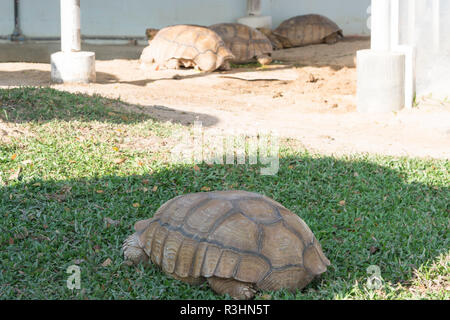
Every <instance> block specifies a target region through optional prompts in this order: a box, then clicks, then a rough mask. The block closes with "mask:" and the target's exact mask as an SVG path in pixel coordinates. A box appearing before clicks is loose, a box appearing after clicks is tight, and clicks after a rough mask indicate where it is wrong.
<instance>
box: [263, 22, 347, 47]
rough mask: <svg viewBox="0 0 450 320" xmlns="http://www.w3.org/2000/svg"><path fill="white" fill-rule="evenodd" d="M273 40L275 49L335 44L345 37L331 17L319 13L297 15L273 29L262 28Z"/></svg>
mask: <svg viewBox="0 0 450 320" xmlns="http://www.w3.org/2000/svg"><path fill="white" fill-rule="evenodd" d="M259 30H260V31H261V32H263V33H264V34H265V35H266V36H267V37H268V38H269V39H270V41H271V42H272V45H273V47H274V49H283V48H285V49H286V48H292V47H300V46H306V45H310V44H319V43H327V44H333V43H336V42H337V41H338V39H339V38H342V37H344V34H343V32H342V29H341V28H339V26H338V25H337V24H336V23H335V22H333V21H332V20H330V19H329V18H327V17H325V16H322V15H319V14H307V15H302V16H296V17H293V18H290V19H288V20H285V21H283V22H282V23H281V24H280V25H279V26H278V28H276V29H275V30H273V31H271V30H270V29H267V28H260V29H259Z"/></svg>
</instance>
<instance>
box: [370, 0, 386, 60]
mask: <svg viewBox="0 0 450 320" xmlns="http://www.w3.org/2000/svg"><path fill="white" fill-rule="evenodd" d="M371 30H372V33H371V49H372V50H375V51H389V50H390V48H391V3H390V0H372V29H371Z"/></svg>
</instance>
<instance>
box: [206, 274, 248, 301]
mask: <svg viewBox="0 0 450 320" xmlns="http://www.w3.org/2000/svg"><path fill="white" fill-rule="evenodd" d="M208 283H209V285H210V287H211V289H213V290H214V291H215V292H217V293H218V294H229V295H230V296H231V297H232V298H233V299H235V300H248V299H252V298H253V297H254V296H255V292H256V291H255V290H254V289H253V285H252V284H251V283H246V282H241V281H238V280H235V279H224V278H218V277H211V278H208Z"/></svg>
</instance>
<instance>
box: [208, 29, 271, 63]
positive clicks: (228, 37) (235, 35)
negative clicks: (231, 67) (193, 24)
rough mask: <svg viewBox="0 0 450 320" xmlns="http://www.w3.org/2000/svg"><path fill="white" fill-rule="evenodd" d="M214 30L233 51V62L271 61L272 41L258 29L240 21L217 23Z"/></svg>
mask: <svg viewBox="0 0 450 320" xmlns="http://www.w3.org/2000/svg"><path fill="white" fill-rule="evenodd" d="M209 28H210V29H211V30H214V31H215V32H216V33H217V34H218V35H219V36H220V37H221V38H222V40H223V41H224V42H225V45H226V46H227V48H228V49H230V51H231V52H232V53H233V55H234V56H235V59H234V60H232V61H231V62H234V63H249V62H252V61H254V60H255V59H256V60H257V61H258V62H259V63H261V64H262V65H266V64H269V63H271V62H272V57H271V55H272V43H271V42H270V40H269V39H268V38H267V37H266V36H265V35H264V34H263V33H262V32H260V31H258V30H256V29H254V28H251V27H249V26H246V25H244V24H241V23H219V24H214V25H212V26H210V27H209Z"/></svg>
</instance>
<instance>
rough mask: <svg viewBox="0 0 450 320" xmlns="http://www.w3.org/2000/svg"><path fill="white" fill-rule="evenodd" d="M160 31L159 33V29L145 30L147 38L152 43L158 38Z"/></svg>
mask: <svg viewBox="0 0 450 320" xmlns="http://www.w3.org/2000/svg"><path fill="white" fill-rule="evenodd" d="M158 31H159V29H153V28H148V29H145V35H146V36H147V39H148V41H151V40H152V39H153V38H154V37H155V36H156V34H157V33H158Z"/></svg>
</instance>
